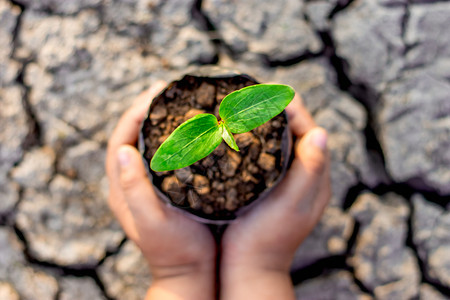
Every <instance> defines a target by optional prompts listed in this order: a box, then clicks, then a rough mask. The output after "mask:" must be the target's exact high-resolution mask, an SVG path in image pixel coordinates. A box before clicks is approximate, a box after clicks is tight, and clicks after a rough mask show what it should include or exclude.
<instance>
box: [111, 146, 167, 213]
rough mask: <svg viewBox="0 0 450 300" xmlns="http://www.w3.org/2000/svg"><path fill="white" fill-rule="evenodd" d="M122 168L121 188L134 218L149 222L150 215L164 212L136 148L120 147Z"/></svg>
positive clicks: (118, 153) (119, 154)
mask: <svg viewBox="0 0 450 300" xmlns="http://www.w3.org/2000/svg"><path fill="white" fill-rule="evenodd" d="M117 159H118V162H119V166H120V187H121V189H122V192H123V195H124V198H125V201H126V202H127V204H128V207H129V209H130V211H131V213H132V214H133V215H134V217H135V218H136V219H137V221H139V219H140V218H143V219H142V220H143V221H148V220H149V217H151V216H149V214H150V215H153V216H155V213H159V212H162V209H161V203H160V201H159V199H158V196H157V195H156V193H155V191H154V189H153V187H152V185H151V183H150V181H149V179H148V175H147V171H146V170H145V167H144V164H143V161H142V157H141V155H140V153H139V152H138V151H137V149H136V148H134V147H132V146H130V145H123V146H120V147H119V149H118V150H117Z"/></svg>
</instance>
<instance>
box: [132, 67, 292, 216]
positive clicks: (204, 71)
mask: <svg viewBox="0 0 450 300" xmlns="http://www.w3.org/2000/svg"><path fill="white" fill-rule="evenodd" d="M224 81H227V82H228V81H229V82H233V83H240V82H242V83H245V84H246V85H251V84H257V83H258V82H257V81H256V80H255V79H253V78H252V77H250V76H248V75H245V74H240V73H239V72H236V71H231V70H227V69H222V68H217V67H203V68H201V69H198V70H197V71H195V72H192V73H190V74H187V75H185V76H184V77H183V78H182V79H180V80H176V81H173V82H172V83H170V84H169V85H168V86H167V88H166V89H165V90H164V91H162V92H161V94H160V95H158V96H157V97H155V98H154V99H153V102H152V104H151V105H150V108H149V112H148V115H147V118H146V119H145V120H144V121H143V123H142V128H141V132H140V136H139V145H138V146H139V150H140V152H141V154H142V157H143V160H144V162H145V165H146V167H147V170H148V175H149V178H150V180H151V181H152V183H153V185H154V187H155V190H156V193H157V194H158V196H159V197H160V198H161V199H162V201H164V202H165V203H167V204H168V205H170V206H172V207H174V208H175V209H180V210H181V211H183V212H184V213H186V214H187V215H188V216H190V217H192V218H194V219H196V220H198V221H200V222H202V223H206V224H216V225H221V224H227V223H229V222H231V221H232V220H234V219H235V218H237V217H238V216H239V215H241V214H242V213H244V212H245V211H247V210H248V209H251V207H252V206H253V205H256V203H258V202H259V201H261V200H262V199H263V198H265V197H267V195H268V194H269V193H270V191H271V190H272V189H273V188H274V187H275V186H276V185H277V184H278V183H279V181H280V180H281V179H282V178H283V177H284V175H285V173H286V170H287V169H288V166H289V164H290V162H291V161H292V155H291V152H292V151H291V149H292V144H293V143H292V135H291V132H290V130H289V126H287V125H288V123H287V116H286V113H285V112H284V111H283V112H282V116H281V117H282V118H283V119H284V120H285V122H286V123H285V126H284V128H282V134H281V135H279V139H281V141H280V149H279V151H280V153H281V160H280V163H279V170H278V169H277V171H279V176H278V178H277V179H276V180H275V182H274V184H272V185H271V187H266V188H264V190H262V191H259V192H258V196H257V197H256V198H255V199H253V200H251V201H249V202H248V203H247V204H246V205H245V206H243V207H240V208H239V209H237V210H236V211H233V212H230V213H226V212H225V213H217V214H209V215H208V214H205V213H204V212H203V211H199V210H195V209H192V207H189V206H188V205H179V204H176V203H174V201H173V200H172V199H171V196H170V195H168V193H166V192H164V191H163V190H162V189H161V184H162V180H163V179H161V178H164V176H166V175H167V176H168V174H169V173H167V172H162V173H161V172H154V171H153V170H151V169H150V167H149V165H150V161H151V151H152V149H150V148H154V145H151V143H150V142H149V141H148V139H147V137H148V136H149V135H150V134H151V132H152V130H160V129H159V127H158V126H160V127H161V126H162V125H155V124H152V120H151V119H150V115H151V114H152V111H153V109H154V108H155V106H157V105H161V101H166V102H165V103H167V101H168V100H167V99H168V98H169V96H170V97H171V98H172V100H171V101H177V99H178V98H180V97H178V95H174V93H175V94H176V93H179V91H180V88H181V89H183V87H186V88H192V86H200V85H201V84H202V83H203V82H208V83H209V84H218V83H221V82H224ZM158 103H159V104H158ZM158 146H159V145H158ZM153 151H154V149H153ZM197 169H198V168H196V167H195V166H193V167H192V170H193V173H194V172H195V171H196V170H197ZM194 174H195V173H194ZM180 185H181V183H180ZM180 189H181V187H180ZM188 192H189V191H187V192H186V195H185V197H188V195H187V193H188ZM186 199H187V198H186Z"/></svg>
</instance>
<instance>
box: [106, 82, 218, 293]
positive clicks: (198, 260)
mask: <svg viewBox="0 0 450 300" xmlns="http://www.w3.org/2000/svg"><path fill="white" fill-rule="evenodd" d="M164 86H165V83H162V82H160V83H158V84H156V85H154V86H153V87H152V88H151V89H150V90H148V91H146V92H144V93H143V94H141V95H140V96H139V97H138V99H136V103H135V105H134V106H133V107H131V108H130V109H129V110H128V111H127V112H125V114H124V115H123V116H122V118H121V119H120V121H119V123H118V125H117V127H116V128H115V130H114V132H113V134H112V136H111V138H110V140H109V143H108V151H107V158H106V170H107V175H108V178H109V184H110V190H109V199H108V201H109V206H110V207H111V210H112V211H113V212H114V214H115V215H116V217H117V219H118V220H119V222H120V224H121V225H122V227H123V229H124V230H125V233H126V234H127V236H128V237H129V238H130V239H131V240H133V241H134V242H135V243H136V244H137V246H138V247H139V248H140V249H141V251H142V253H143V255H144V257H145V258H146V260H147V261H148V264H149V266H150V271H151V273H152V275H153V282H152V285H151V287H150V289H149V292H148V294H147V297H148V299H150V298H154V299H191V298H192V299H211V298H213V297H214V287H215V264H216V246H215V241H214V238H213V236H212V234H211V232H210V231H209V229H208V228H207V227H206V226H205V225H203V224H200V223H197V222H195V221H193V220H191V219H189V218H187V217H186V216H185V215H183V214H181V213H180V212H179V211H178V210H176V209H174V208H173V207H169V206H167V205H165V204H164V203H163V202H162V201H161V200H160V199H159V198H158V197H157V195H156V194H155V191H154V190H153V187H152V185H151V183H150V181H149V179H148V177H147V173H146V170H145V168H144V165H143V161H142V158H141V155H140V154H139V152H138V151H137V149H136V148H135V147H134V145H135V143H136V141H137V138H138V133H139V130H140V126H141V122H142V120H143V119H144V117H145V114H146V112H147V110H148V107H149V105H150V101H151V99H153V98H154V97H155V96H156V95H157V94H158V93H159V92H160V91H161V90H162V89H163V88H164Z"/></svg>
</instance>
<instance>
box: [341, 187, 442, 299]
mask: <svg viewBox="0 0 450 300" xmlns="http://www.w3.org/2000/svg"><path fill="white" fill-rule="evenodd" d="M364 192H368V193H372V194H374V195H376V196H379V197H383V196H384V195H386V194H388V193H394V194H396V195H399V196H401V197H402V198H404V199H406V200H407V203H408V205H409V209H410V213H409V216H408V220H407V226H408V232H407V238H406V241H405V246H406V247H408V248H409V249H411V250H412V251H413V253H414V256H415V257H416V259H417V262H418V266H419V272H420V276H421V281H422V282H423V283H427V284H429V285H431V286H433V287H434V288H435V289H436V290H438V291H439V292H440V293H442V294H443V295H446V296H450V288H449V287H446V286H444V285H443V284H441V283H439V282H438V281H436V280H433V279H431V278H428V277H427V272H426V270H427V267H426V264H425V263H424V262H423V261H422V260H421V258H420V256H419V254H418V249H417V246H416V245H415V244H414V241H413V235H414V232H413V229H412V228H413V224H412V222H413V215H414V206H413V204H412V201H411V198H412V196H413V195H414V194H418V193H420V194H421V195H422V196H423V197H424V198H425V199H427V201H429V202H432V203H435V204H438V205H439V206H441V207H443V208H444V209H445V207H446V205H447V204H448V203H450V196H441V195H439V194H437V193H435V192H429V191H418V190H417V189H414V188H412V187H411V186H410V185H408V184H407V183H390V184H380V185H378V186H376V187H375V188H370V187H368V186H366V185H364V184H363V183H358V184H357V185H355V186H353V187H352V188H350V189H349V191H348V193H347V196H346V200H345V202H344V210H348V209H349V208H350V207H351V205H352V204H353V203H354V202H355V201H356V199H357V198H358V197H359V196H360V195H361V194H362V193H364ZM349 244H351V243H349Z"/></svg>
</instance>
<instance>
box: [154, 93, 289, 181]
mask: <svg viewBox="0 0 450 300" xmlns="http://www.w3.org/2000/svg"><path fill="white" fill-rule="evenodd" d="M294 94H295V92H294V90H293V89H292V88H291V87H289V86H287V85H279V84H257V85H252V86H249V87H245V88H242V89H240V90H238V91H235V92H233V93H231V94H229V95H227V96H226V97H225V98H224V99H223V100H222V103H221V104H220V108H219V115H220V118H221V120H220V121H218V120H217V118H216V117H215V116H214V115H213V114H199V115H196V116H195V117H192V118H191V119H189V120H187V121H186V122H184V123H183V124H181V125H180V126H179V127H178V128H177V129H175V131H174V132H173V133H172V134H171V135H170V136H169V137H168V138H167V140H165V141H164V142H163V143H162V145H161V146H160V147H159V148H158V150H157V151H156V153H155V155H154V156H153V158H152V160H151V163H150V168H151V169H152V170H153V171H156V172H162V171H172V170H176V169H181V168H184V167H187V166H190V165H192V164H193V163H195V162H196V161H198V160H200V159H202V158H204V157H206V156H208V155H209V154H211V152H213V151H214V149H216V148H217V147H218V146H219V144H220V143H221V142H222V139H223V140H225V142H226V143H227V144H228V146H230V147H231V148H232V149H234V150H236V151H239V147H238V146H237V144H236V140H235V139H234V137H233V133H245V132H249V131H250V130H253V129H255V128H256V127H258V126H260V125H262V124H264V123H266V122H267V121H269V120H271V119H272V118H273V117H275V116H276V115H278V114H280V113H281V112H282V111H283V110H284V108H285V107H286V106H287V105H288V104H289V103H290V102H291V100H292V99H293V98H294Z"/></svg>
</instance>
